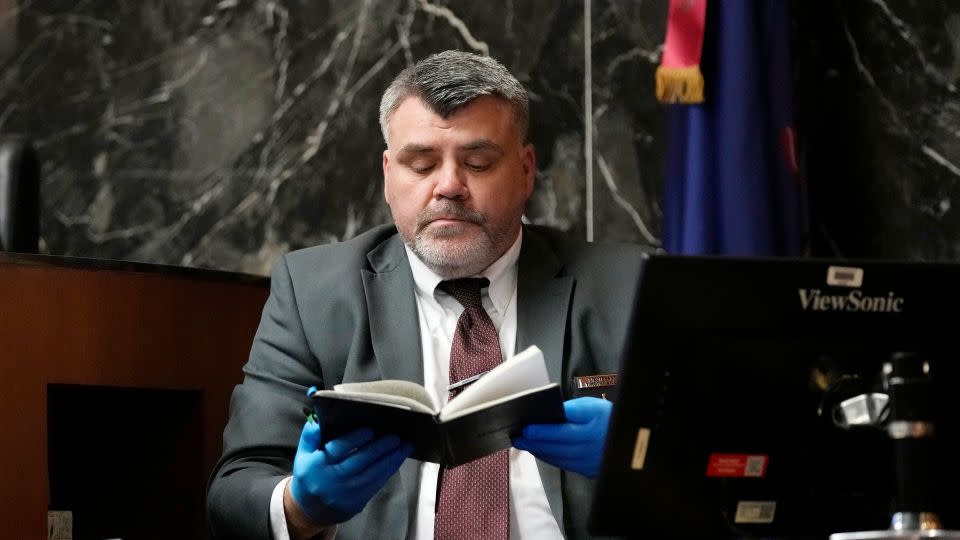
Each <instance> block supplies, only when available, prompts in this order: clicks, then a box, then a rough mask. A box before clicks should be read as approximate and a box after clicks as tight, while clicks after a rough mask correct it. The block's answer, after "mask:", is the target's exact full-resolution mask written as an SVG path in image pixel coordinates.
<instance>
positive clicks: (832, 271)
mask: <svg viewBox="0 0 960 540" xmlns="http://www.w3.org/2000/svg"><path fill="white" fill-rule="evenodd" d="M827 285H830V286H832V287H859V286H860V285H863V268H854V267H852V266H831V267H829V268H827Z"/></svg>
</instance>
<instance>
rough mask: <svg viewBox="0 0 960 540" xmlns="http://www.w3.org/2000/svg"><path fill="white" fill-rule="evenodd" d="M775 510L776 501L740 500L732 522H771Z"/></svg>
mask: <svg viewBox="0 0 960 540" xmlns="http://www.w3.org/2000/svg"><path fill="white" fill-rule="evenodd" d="M776 511H777V503H776V501H740V502H739V503H737V515H736V516H734V518H733V522H734V523H773V515H774V514H775V513H776Z"/></svg>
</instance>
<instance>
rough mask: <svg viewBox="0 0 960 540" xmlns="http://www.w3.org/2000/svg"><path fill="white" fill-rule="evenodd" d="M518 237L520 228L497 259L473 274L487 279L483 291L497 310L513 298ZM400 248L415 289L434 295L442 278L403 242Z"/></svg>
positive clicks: (520, 238)
mask: <svg viewBox="0 0 960 540" xmlns="http://www.w3.org/2000/svg"><path fill="white" fill-rule="evenodd" d="M522 240H523V230H522V229H521V231H520V233H519V234H517V239H516V240H515V241H514V242H513V245H511V246H510V248H509V249H507V251H506V252H504V254H503V255H501V256H500V258H499V259H497V260H495V261H493V263H491V264H490V266H488V267H486V268H485V269H484V270H483V271H482V272H480V273H479V274H477V275H476V276H473V277H485V278H487V279H489V280H490V287H489V289H487V295H488V296H489V297H490V301H491V302H493V307H494V308H496V310H497V311H498V312H500V313H504V312H505V311H506V309H507V305H508V304H509V303H510V300H511V299H512V298H513V292H514V291H515V290H516V288H517V260H518V259H519V258H520V245H521V243H522ZM403 248H404V249H405V250H406V251H407V260H409V261H410V270H411V271H412V272H413V282H414V284H415V285H416V288H417V292H418V293H419V294H420V296H421V297H422V298H431V299H434V298H435V296H434V294H435V291H436V289H437V285H438V284H439V283H440V282H441V281H443V278H442V277H440V276H438V275H437V274H436V273H435V272H434V271H433V270H431V269H430V268H428V267H427V265H426V264H424V263H423V261H421V260H420V258H419V257H417V255H416V254H415V253H414V252H413V250H411V249H410V248H409V247H408V246H407V245H406V244H404V246H403Z"/></svg>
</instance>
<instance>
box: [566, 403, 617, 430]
mask: <svg viewBox="0 0 960 540" xmlns="http://www.w3.org/2000/svg"><path fill="white" fill-rule="evenodd" d="M612 410H613V403H612V402H610V401H607V400H605V399H600V398H595V397H582V398H577V399H570V400H567V401H564V402H563V413H564V414H565V415H566V417H567V421H568V422H573V423H574V424H587V423H590V422H591V421H593V420H594V419H597V418H604V417H606V418H610V412H611V411H612Z"/></svg>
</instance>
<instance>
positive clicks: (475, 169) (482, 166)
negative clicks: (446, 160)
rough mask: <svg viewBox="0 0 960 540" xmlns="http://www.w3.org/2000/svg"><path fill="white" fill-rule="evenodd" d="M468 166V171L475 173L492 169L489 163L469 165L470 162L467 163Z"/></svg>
mask: <svg viewBox="0 0 960 540" xmlns="http://www.w3.org/2000/svg"><path fill="white" fill-rule="evenodd" d="M466 166H467V168H468V169H470V170H471V171H473V172H483V171H485V170H487V169H489V168H490V164H489V163H469V162H467V163H466Z"/></svg>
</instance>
